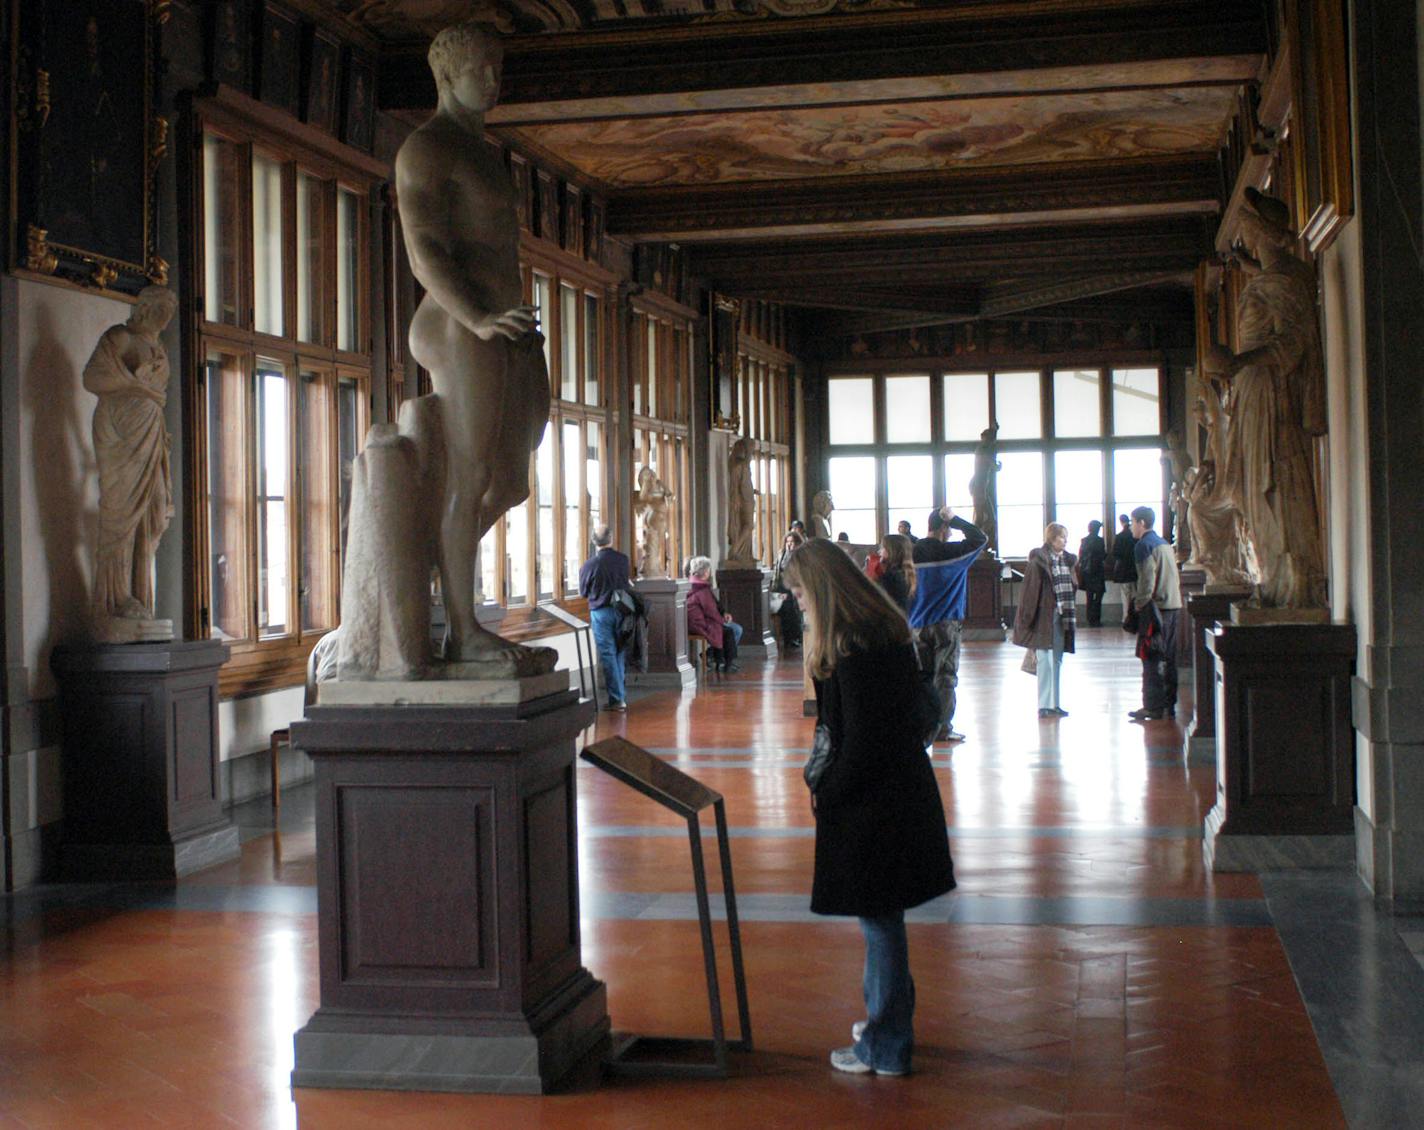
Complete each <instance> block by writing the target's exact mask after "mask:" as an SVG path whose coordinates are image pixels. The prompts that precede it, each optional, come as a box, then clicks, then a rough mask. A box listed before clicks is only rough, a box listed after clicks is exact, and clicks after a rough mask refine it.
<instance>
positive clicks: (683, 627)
mask: <svg viewBox="0 0 1424 1130" xmlns="http://www.w3.org/2000/svg"><path fill="white" fill-rule="evenodd" d="M691 587H692V583H691V582H690V581H682V580H677V579H676V578H673V577H668V578H663V579H659V580H647V581H638V582H636V583H635V584H634V585H633V588H634V589H635V590H636V591H637V593H638V595H639V596H640V597H642V598H643V605H644V607H645V608H647V610H648V669H647V671H646V672H644V671H634V670H633V669H631V668H629V670H628V671H627V674H626V678H627V681H628V684H629V685H630V686H635V687H677V688H686V687H692V686H696V685H697V671H696V670H695V669H694V668H693V666H692V664H691V663H689V662H688V659H687V593H688V590H689V589H690V588H691Z"/></svg>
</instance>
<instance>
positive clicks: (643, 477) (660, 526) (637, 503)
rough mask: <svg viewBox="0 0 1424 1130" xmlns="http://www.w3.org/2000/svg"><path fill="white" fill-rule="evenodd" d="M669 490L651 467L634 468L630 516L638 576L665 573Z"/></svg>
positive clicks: (649, 576) (656, 575)
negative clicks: (635, 536) (633, 523)
mask: <svg viewBox="0 0 1424 1130" xmlns="http://www.w3.org/2000/svg"><path fill="white" fill-rule="evenodd" d="M672 500H673V493H672V491H670V490H668V488H667V484H666V483H664V482H663V481H662V479H660V478H659V477H658V473H657V472H656V471H654V470H653V469H652V468H651V467H644V468H643V469H642V470H641V471H639V472H638V493H637V494H635V495H634V496H633V516H634V517H635V518H636V519H637V521H638V558H639V560H638V576H639V577H642V578H644V579H648V578H654V577H666V576H667V575H668V503H670V502H671V501H672Z"/></svg>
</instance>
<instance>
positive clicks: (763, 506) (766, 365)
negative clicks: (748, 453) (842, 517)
mask: <svg viewBox="0 0 1424 1130" xmlns="http://www.w3.org/2000/svg"><path fill="white" fill-rule="evenodd" d="M791 364H792V358H791V355H790V354H789V353H787V352H786V320H785V311H784V310H783V309H782V308H781V307H780V306H775V305H772V304H769V303H765V302H744V303H743V304H742V308H741V332H740V333H739V335H738V357H737V405H738V415H739V418H740V420H741V434H742V435H743V436H744V437H745V438H746V439H747V440H749V441H750V443H751V448H752V486H753V487H754V488H755V490H756V492H757V494H756V510H755V515H754V524H753V526H754V528H753V540H752V552H753V554H754V555H755V557H756V559H757V560H758V561H761V562H763V563H764V564H768V565H770V564H774V563H775V561H776V558H777V555H778V554H779V553H780V552H781V542H782V538H783V537H784V536H785V534H786V530H787V528H788V527H789V526H790V524H791V491H790V485H791V477H790V476H791V465H790V455H791V411H790V404H791Z"/></svg>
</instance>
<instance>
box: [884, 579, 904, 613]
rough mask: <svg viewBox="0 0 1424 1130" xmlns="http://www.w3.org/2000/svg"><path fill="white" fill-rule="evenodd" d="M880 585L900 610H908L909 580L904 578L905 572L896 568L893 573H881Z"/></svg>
mask: <svg viewBox="0 0 1424 1130" xmlns="http://www.w3.org/2000/svg"><path fill="white" fill-rule="evenodd" d="M880 587H881V588H883V589H884V590H885V592H886V594H887V595H888V596H889V597H890V599H891V600H893V601H894V602H895V603H896V604H897V605H899V606H900V611H901V612H904V613H906V614H908V613H909V611H910V582H909V581H907V580H905V574H904V573H902V572H899V571H898V570H897V571H896V572H893V573H883V574H881V577H880Z"/></svg>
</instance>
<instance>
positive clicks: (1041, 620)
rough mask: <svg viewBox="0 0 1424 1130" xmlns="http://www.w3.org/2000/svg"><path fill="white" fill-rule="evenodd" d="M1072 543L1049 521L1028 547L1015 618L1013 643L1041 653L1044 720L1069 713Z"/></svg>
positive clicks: (1040, 697)
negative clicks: (1065, 692) (1066, 675)
mask: <svg viewBox="0 0 1424 1130" xmlns="http://www.w3.org/2000/svg"><path fill="white" fill-rule="evenodd" d="M1067 545H1068V527H1067V526H1064V525H1060V524H1059V523H1058V522H1050V523H1049V524H1048V526H1047V528H1046V529H1045V530H1044V531H1043V544H1042V545H1041V546H1039V547H1038V548H1036V549H1031V550H1029V554H1028V562H1027V563H1026V564H1025V566H1024V584H1023V595H1022V597H1021V598H1020V600H1019V608H1018V612H1017V614H1016V615H1015V616H1014V643H1016V644H1018V645H1019V647H1029V648H1032V649H1033V650H1034V651H1035V652H1036V653H1037V654H1036V658H1037V660H1038V716H1039V717H1040V718H1062V717H1066V716H1067V714H1068V711H1066V710H1064V709H1063V706H1062V704H1061V703H1060V701H1059V689H1058V682H1059V675H1060V674H1061V673H1062V670H1063V656H1064V654H1065V653H1068V654H1071V653H1072V651H1073V643H1074V641H1073V636H1074V630H1075V628H1076V622H1075V607H1074V602H1075V601H1076V600H1077V591H1078V586H1077V585H1076V584H1075V583H1074V581H1073V566H1074V565H1076V564H1077V563H1078V559H1077V558H1076V557H1075V556H1074V555H1073V554H1071V553H1069V552H1068V551H1067V549H1066V548H1065V547H1066V546H1067Z"/></svg>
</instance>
